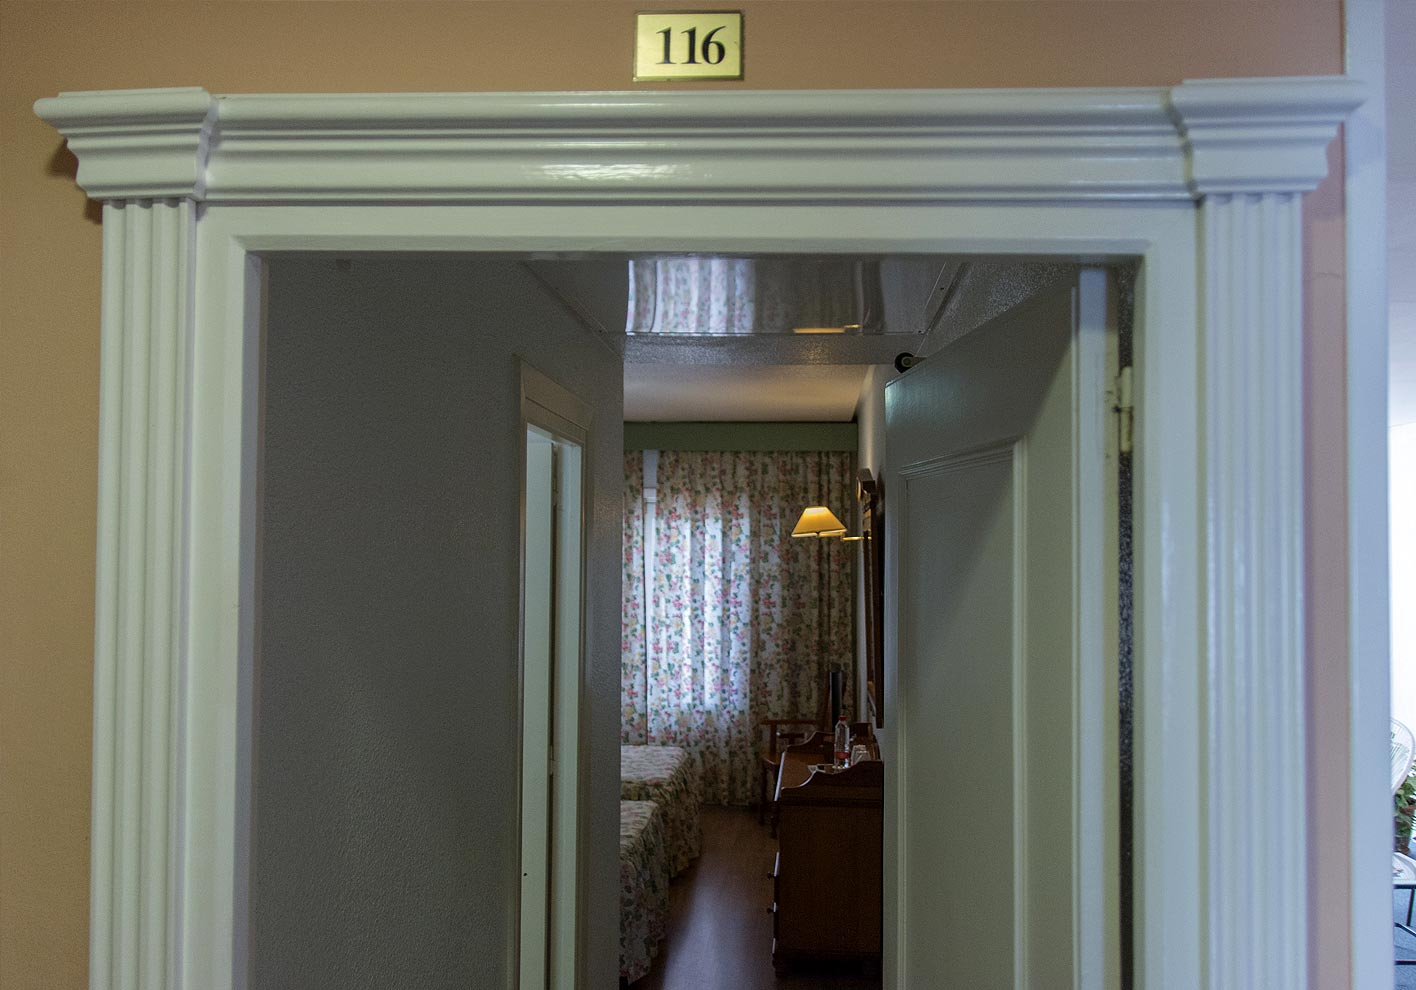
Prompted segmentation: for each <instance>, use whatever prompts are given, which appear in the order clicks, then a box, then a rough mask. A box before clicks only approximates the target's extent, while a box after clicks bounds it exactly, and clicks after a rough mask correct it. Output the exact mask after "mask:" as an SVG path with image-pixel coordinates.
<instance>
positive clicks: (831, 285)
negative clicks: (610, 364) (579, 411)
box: [523, 255, 963, 422]
mask: <svg viewBox="0 0 1416 990" xmlns="http://www.w3.org/2000/svg"><path fill="white" fill-rule="evenodd" d="M744 260H745V259H744ZM724 262H727V263H728V264H727V267H726V268H715V269H714V270H715V271H717V272H718V273H719V275H718V276H715V277H714V278H713V279H709V280H704V281H702V282H700V281H698V279H699V278H700V277H701V275H702V272H701V270H700V269H696V268H695V269H693V270H694V271H695V272H698V274H697V275H691V274H689V271H688V270H687V269H683V270H677V269H670V270H671V273H670V274H668V275H667V276H661V275H660V274H656V275H655V276H654V277H655V278H659V277H665V278H666V279H667V282H668V284H675V285H678V284H683V283H681V282H679V281H677V280H678V279H686V280H687V284H688V285H689V289H688V293H687V294H686V295H685V298H686V299H687V300H689V302H687V303H686V309H685V312H687V313H688V315H689V316H690V317H691V316H693V310H694V309H695V308H699V307H701V309H702V311H703V312H704V313H705V314H712V313H716V312H717V311H718V309H720V307H708V306H706V305H704V300H703V299H701V298H700V297H699V296H698V295H692V294H691V293H695V292H697V293H716V292H721V291H724V290H725V288H726V289H727V290H728V291H732V290H731V287H732V286H733V285H737V284H739V283H736V282H733V281H732V278H731V276H729V275H728V272H729V271H730V270H731V271H736V269H732V265H733V264H735V263H736V262H734V261H733V260H732V259H725V258H715V257H714V256H709V255H703V256H693V257H689V256H683V255H678V256H674V255H665V256H662V257H659V258H655V257H652V256H646V257H643V258H635V259H634V261H633V264H635V265H644V266H650V267H649V268H641V269H639V270H640V271H641V272H642V271H647V270H653V271H655V272H656V273H657V272H658V271H659V269H657V268H654V267H653V266H656V265H664V266H677V265H680V264H683V263H687V265H688V266H695V265H698V264H700V263H707V264H708V265H721V264H723V263H724ZM523 264H524V265H525V267H526V269H527V270H528V271H529V272H530V273H531V274H532V276H533V277H535V278H536V279H537V281H539V282H540V283H541V285H542V286H543V287H544V288H545V289H547V290H548V291H549V292H550V293H552V294H553V295H554V296H555V297H556V298H558V299H559V300H560V301H561V302H562V303H563V304H564V305H565V306H566V307H567V308H569V309H570V310H571V311H572V312H574V313H575V314H576V316H577V317H578V318H579V319H580V320H581V321H582V322H583V323H585V324H586V325H587V326H590V327H592V328H594V329H596V330H597V331H599V332H600V333H601V334H603V335H605V336H606V337H608V338H612V339H619V340H621V341H623V342H624V348H625V368H624V416H625V419H626V420H627V421H630V422H653V421H658V422H712V421H728V422H773V421H775V422H849V421H851V420H852V419H854V418H855V410H856V405H857V403H858V401H859V398H860V393H861V388H862V386H863V384H864V382H865V376H866V372H867V371H868V370H869V368H870V366H871V365H872V364H891V363H893V361H894V357H895V355H896V354H898V353H899V352H900V351H907V350H912V349H914V342H915V341H916V340H918V338H919V335H920V334H922V333H923V332H925V331H926V330H927V329H928V328H929V327H930V326H931V325H933V323H934V322H935V321H936V320H937V319H938V318H939V315H940V313H941V312H942V309H943V306H944V303H945V302H946V301H947V300H948V299H949V298H950V297H951V293H952V291H953V288H954V286H955V285H956V283H957V280H958V277H959V274H960V272H961V270H962V267H963V266H962V265H961V263H960V262H959V261H958V260H957V259H951V258H945V257H940V256H925V255H914V256H892V257H875V256H860V257H856V256H845V255H833V256H809V255H803V256H792V257H773V258H768V259H761V263H760V264H759V263H758V262H754V261H747V262H746V264H747V268H748V269H750V271H748V270H744V271H743V272H742V274H743V276H744V277H747V278H749V279H750V280H751V281H750V283H749V284H751V285H753V286H755V288H756V289H757V290H758V293H759V295H758V298H757V304H756V305H755V306H753V307H749V312H750V313H751V315H750V316H748V317H747V319H748V320H750V321H752V324H751V325H750V326H749V327H748V329H750V332H743V329H741V328H739V329H737V330H736V331H735V332H730V333H727V334H723V333H719V334H712V333H710V334H699V333H687V332H666V331H660V330H657V326H658V322H659V319H660V317H659V315H658V314H657V313H654V317H653V322H654V324H655V327H656V330H655V331H653V332H645V331H643V330H639V331H637V332H635V333H632V334H626V324H627V322H629V321H632V320H639V319H643V315H642V313H641V311H640V310H639V308H638V307H637V306H636V305H634V304H633V303H631V300H630V283H631V281H633V280H634V278H635V276H634V275H633V269H632V268H631V256H629V255H619V256H609V257H605V256H600V257H588V258H586V257H581V258H576V257H563V256H543V257H535V258H531V259H528V260H526V261H525V262H523ZM673 272H676V274H675V273H673ZM720 278H721V279H723V281H721V282H720V281H719V279H720ZM710 281H711V282H712V285H711V287H710V285H709V282H710ZM636 284H639V283H636ZM827 297H831V298H833V305H834V306H835V307H836V309H835V310H832V312H831V314H830V315H829V316H828V317H823V316H822V314H820V313H816V312H813V311H811V310H812V306H813V304H814V302H815V301H818V300H819V299H821V298H827ZM650 299H651V302H650V303H649V304H647V305H648V306H649V312H651V313H653V312H654V305H655V304H659V303H662V300H653V299H652V297H650ZM822 308H823V310H825V309H830V307H825V306H824V304H823V306H822ZM665 312H666V313H668V319H670V320H672V319H674V318H677V319H683V318H685V317H683V316H679V315H678V314H677V307H676V306H675V308H674V309H672V310H665ZM718 315H721V313H719V314H718ZM627 316H628V317H629V320H627ZM823 321H824V325H827V326H832V327H837V326H845V325H846V323H847V322H854V323H856V324H858V325H861V326H865V327H866V328H867V329H866V330H865V331H864V332H857V333H829V334H827V333H810V334H803V333H794V332H792V331H793V329H794V328H796V327H798V326H811V327H816V326H822V325H823Z"/></svg>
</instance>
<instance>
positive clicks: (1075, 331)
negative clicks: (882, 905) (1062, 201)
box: [884, 270, 1119, 990]
mask: <svg viewBox="0 0 1416 990" xmlns="http://www.w3.org/2000/svg"><path fill="white" fill-rule="evenodd" d="M1109 297H1110V290H1109V289H1108V285H1107V275H1106V273H1105V272H1103V271H1101V270H1087V271H1083V272H1081V273H1080V276H1079V277H1078V278H1077V279H1075V280H1074V281H1070V282H1068V283H1067V284H1065V285H1062V286H1060V287H1056V288H1052V289H1048V290H1045V291H1044V292H1043V293H1042V294H1040V295H1039V296H1037V297H1034V298H1033V299H1032V300H1030V301H1029V302H1027V303H1025V304H1023V305H1022V306H1020V307H1018V308H1016V309H1014V310H1011V311H1009V312H1008V313H1005V314H1004V315H1003V316H1001V317H999V318H997V319H995V320H993V321H992V322H990V323H989V324H987V325H985V326H983V327H981V328H979V329H978V330H976V331H974V332H973V333H970V334H968V335H967V336H966V337H964V338H962V339H961V340H959V341H956V342H955V343H953V344H951V345H949V346H948V347H946V348H944V349H943V350H942V351H940V352H938V353H936V354H934V355H932V356H930V357H929V358H928V359H927V360H925V361H924V362H923V363H922V364H921V365H919V366H917V367H915V368H914V369H912V370H910V371H909V372H907V373H906V374H905V375H903V376H902V377H901V378H900V379H898V380H897V381H895V382H892V383H891V384H890V385H889V386H888V387H887V389H886V447H885V458H886V461H887V468H888V472H887V476H886V478H887V480H886V487H885V493H884V494H885V505H886V507H887V514H886V519H887V523H886V525H887V533H888V535H887V585H886V596H887V601H886V609H887V615H888V616H893V621H890V622H887V641H886V669H887V678H889V679H892V680H893V681H894V683H893V684H890V683H888V681H887V685H886V692H885V697H886V699H887V702H888V703H890V704H892V705H893V706H894V711H893V713H892V712H887V720H886V725H887V727H888V728H889V731H890V734H889V736H887V737H886V743H887V748H886V753H887V759H888V762H887V767H888V770H889V778H888V781H887V811H886V814H887V820H886V835H887V845H886V863H885V876H886V895H885V896H886V954H885V971H886V976H887V982H886V986H887V987H899V988H914V987H931V988H941V990H948V988H959V990H1013V988H1018V990H1022V988H1027V990H1048V988H1078V990H1080V988H1084V987H1085V988H1088V990H1092V988H1098V987H1109V986H1116V985H1118V984H1117V973H1118V971H1119V970H1118V962H1117V960H1118V958H1119V951H1118V949H1117V939H1116V930H1117V926H1116V915H1115V903H1116V891H1117V887H1118V883H1117V875H1118V873H1117V868H1116V862H1117V860H1116V855H1115V850H1116V848H1117V838H1116V836H1117V814H1116V812H1115V811H1114V810H1113V809H1114V807H1115V781H1116V776H1117V773H1116V767H1117V760H1116V756H1115V730H1114V725H1115V721H1116V719H1115V711H1116V703H1115V697H1116V695H1115V675H1114V670H1115V662H1116V661H1115V657H1116V652H1117V650H1116V643H1115V634H1114V615H1113V612H1114V609H1115V603H1116V596H1117V591H1116V571H1117V567H1116V560H1117V555H1116V548H1115V544H1114V540H1113V534H1114V532H1115V508H1114V506H1115V498H1114V494H1115V492H1116V490H1117V488H1116V481H1115V477H1116V475H1115V467H1114V458H1112V457H1111V456H1110V454H1109V450H1110V447H1109V445H1108V443H1109V440H1108V438H1109V436H1110V433H1111V430H1112V421H1113V419H1114V415H1113V411H1112V408H1111V405H1112V399H1111V398H1110V397H1109V396H1108V386H1109V384H1110V383H1111V381H1112V373H1111V371H1110V369H1109V367H1108V364H1109V355H1110V354H1112V353H1113V351H1114V346H1113V345H1114V340H1115V336H1114V332H1113V331H1112V329H1111V320H1110V312H1111V307H1110V304H1109ZM891 714H893V715H894V721H893V725H892V724H891V721H890V718H889V717H888V716H890V715H891ZM892 826H893V828H892ZM892 922H893V924H892ZM892 936H893V937H892Z"/></svg>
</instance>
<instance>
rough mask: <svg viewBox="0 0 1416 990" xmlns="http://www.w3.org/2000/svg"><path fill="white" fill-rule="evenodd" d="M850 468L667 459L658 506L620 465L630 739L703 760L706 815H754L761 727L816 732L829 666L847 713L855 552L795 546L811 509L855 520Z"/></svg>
mask: <svg viewBox="0 0 1416 990" xmlns="http://www.w3.org/2000/svg"><path fill="white" fill-rule="evenodd" d="M854 460H855V459H854V455H852V454H850V453H839V452H824V453H822V452H795V451H793V452H772V453H718V452H679V451H662V452H660V453H659V463H658V471H657V501H656V502H650V501H649V500H648V499H647V498H646V492H645V487H644V481H643V477H644V459H643V455H642V454H641V453H639V452H632V453H630V454H628V455H627V456H626V458H625V468H626V470H625V517H624V518H625V528H624V602H623V616H622V618H623V630H622V631H623V657H622V663H621V701H622V707H623V710H622V727H621V735H622V739H623V741H624V742H626V743H650V744H655V745H673V746H683V747H686V748H688V749H690V750H692V751H693V752H695V753H697V754H698V755H699V756H700V758H701V760H702V763H703V769H704V784H705V793H706V797H707V800H709V801H713V802H719V803H727V804H746V803H748V802H749V801H750V800H752V799H753V797H754V795H755V794H756V787H757V774H758V756H759V755H760V752H761V749H762V741H761V738H760V736H761V730H760V728H759V726H760V725H761V721H762V720H763V719H765V718H786V717H797V716H808V717H814V716H816V715H817V714H818V712H819V710H820V709H821V707H822V698H823V695H824V693H825V687H826V678H827V672H828V670H829V669H830V668H831V667H832V666H838V667H840V668H841V669H842V670H843V671H844V672H845V676H844V681H845V683H846V691H847V706H848V708H849V691H850V685H851V683H852V682H853V680H854V676H853V670H854V658H855V650H854V609H855V601H854V588H855V581H854V574H855V564H854V559H855V557H856V556H857V553H856V550H855V546H856V545H855V544H850V543H842V542H841V541H840V540H794V539H792V536H791V531H792V527H793V526H794V525H795V523H796V520H797V516H798V515H799V514H800V513H801V510H802V508H803V507H804V506H806V505H822V504H824V505H829V506H831V508H832V509H833V510H834V511H836V513H837V514H838V515H843V516H844V517H845V518H847V519H850V518H851V517H852V515H853V512H854V505H855V491H854V480H853V472H854ZM651 519H652V526H651V525H650V520H651ZM650 541H652V549H651V551H650V553H649V555H648V556H647V557H646V548H648V547H649V545H650Z"/></svg>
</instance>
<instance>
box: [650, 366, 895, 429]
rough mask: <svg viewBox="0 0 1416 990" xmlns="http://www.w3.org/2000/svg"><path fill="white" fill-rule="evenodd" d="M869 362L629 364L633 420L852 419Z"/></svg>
mask: <svg viewBox="0 0 1416 990" xmlns="http://www.w3.org/2000/svg"><path fill="white" fill-rule="evenodd" d="M867 370H868V366H867V365H810V364H807V365H758V366H755V367H733V366H732V365H721V364H720V365H674V364H627V365H625V369H624V418H625V419H626V420H628V421H630V422H684V421H688V422H695V421H697V422H712V421H720V420H722V421H730V422H788V423H796V422H834V423H844V422H849V421H850V420H851V419H853V418H854V417H855V408H856V400H857V399H858V398H859V397H860V389H861V384H862V382H863V381H864V379H865V373H866V371H867Z"/></svg>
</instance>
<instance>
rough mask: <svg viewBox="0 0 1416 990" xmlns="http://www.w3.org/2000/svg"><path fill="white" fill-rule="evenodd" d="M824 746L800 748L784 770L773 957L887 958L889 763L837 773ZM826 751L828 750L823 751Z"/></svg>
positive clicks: (780, 773) (787, 754)
mask: <svg viewBox="0 0 1416 990" xmlns="http://www.w3.org/2000/svg"><path fill="white" fill-rule="evenodd" d="M826 745H827V747H828V749H827V750H823V749H821V748H820V747H809V746H801V747H793V748H792V749H789V750H787V751H786V752H785V753H784V754H783V756H782V766H781V769H780V770H779V771H778V774H777V803H778V815H779V820H778V825H777V837H778V851H777V862H776V864H775V865H774V867H773V870H772V877H773V881H774V894H775V902H774V904H773V907H772V911H773V914H772V920H773V935H774V939H773V942H772V961H773V962H774V963H776V964H778V965H782V964H784V963H788V962H791V961H792V960H796V959H863V960H878V959H879V958H880V902H881V893H882V892H881V879H880V865H881V856H882V848H881V846H882V842H881V836H882V829H883V801H882V793H881V792H882V784H883V781H884V765H883V764H881V763H879V762H866V763H861V764H859V765H857V766H854V767H851V768H850V769H848V770H842V771H839V772H837V773H822V772H819V771H818V772H813V771H812V770H811V769H810V764H813V763H825V762H829V761H830V753H829V745H830V743H829V740H828V741H827V744H826ZM823 754H824V755H823Z"/></svg>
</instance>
